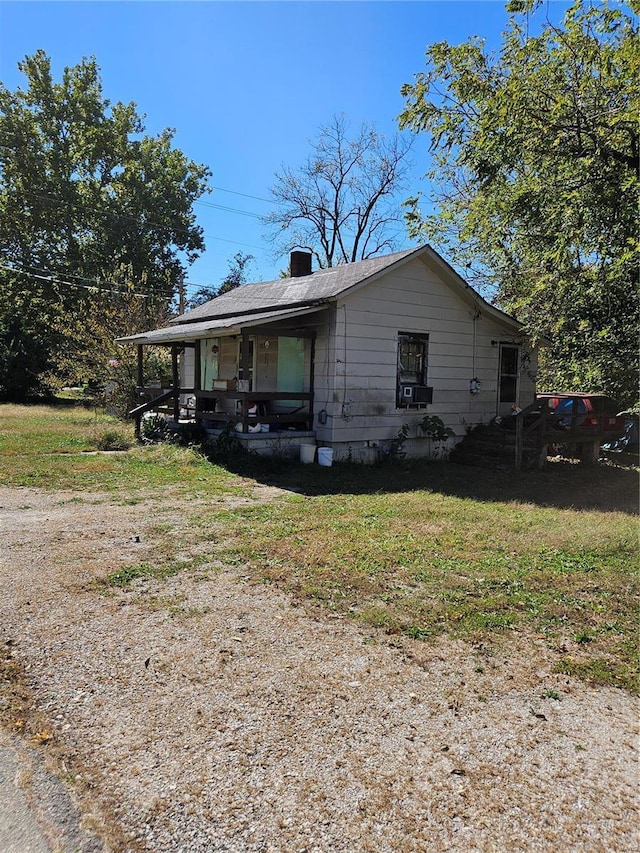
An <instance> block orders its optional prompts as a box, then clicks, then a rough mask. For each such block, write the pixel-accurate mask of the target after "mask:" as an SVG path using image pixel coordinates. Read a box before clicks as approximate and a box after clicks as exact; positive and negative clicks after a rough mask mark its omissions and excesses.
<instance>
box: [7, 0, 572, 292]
mask: <svg viewBox="0 0 640 853" xmlns="http://www.w3.org/2000/svg"><path fill="white" fill-rule="evenodd" d="M558 5H560V4H558ZM562 6H563V7H565V4H562ZM506 22H507V14H506V12H505V10H504V3H503V2H501V0H495V1H494V0H475V2H473V0H472V2H462V0H460V2H456V0H432V1H431V0H422V2H419V1H418V2H401V1H399V2H367V0H361V2H325V0H315V2H314V0H308V2H296V1H295V0H291V2H274V1H273V0H265V1H264V2H239V1H238V0H236V2H44V3H42V2H6V1H3V2H0V80H2V82H3V83H4V84H5V86H8V87H9V88H11V89H13V88H16V86H18V85H22V83H23V77H22V75H21V74H20V72H19V71H18V69H17V63H18V62H19V61H20V60H21V59H22V58H24V56H25V55H27V54H32V53H34V52H35V51H36V50H37V49H39V48H42V49H44V50H45V52H46V53H47V54H48V55H49V56H50V57H51V59H52V63H53V69H54V73H55V75H56V77H59V75H60V73H61V71H62V69H63V68H64V66H68V65H74V64H76V63H77V62H79V60H80V59H81V58H82V57H83V56H95V57H96V59H97V61H98V64H99V65H100V67H101V72H102V81H103V87H104V95H105V97H107V98H109V99H110V100H111V101H125V102H129V101H134V102H135V103H136V104H137V105H138V109H139V111H140V112H141V113H144V114H146V129H147V132H148V133H152V134H155V133H157V132H159V131H161V130H162V129H163V128H165V127H172V128H175V130H176V137H175V145H176V146H177V147H179V148H181V149H182V150H183V151H184V152H185V154H186V155H187V156H189V157H190V158H192V159H193V160H196V161H197V162H200V163H205V164H207V165H208V166H209V168H210V169H211V170H212V172H213V179H212V180H211V185H212V186H213V187H215V188H216V189H215V190H214V192H213V193H212V194H211V195H209V196H205V197H204V198H203V201H204V202H206V204H198V205H196V208H195V210H196V211H197V215H198V221H199V224H200V225H202V227H203V229H204V232H205V235H206V243H207V251H206V253H205V254H204V255H203V256H202V257H201V258H200V259H199V260H198V261H197V262H196V263H195V264H194V265H193V266H192V267H191V269H190V270H189V273H188V279H189V281H191V282H196V283H206V284H217V283H219V282H220V280H221V279H222V278H223V277H224V275H225V273H226V272H227V270H228V261H229V259H230V258H231V257H232V256H233V255H234V254H235V253H236V252H237V251H243V252H247V253H251V254H253V255H254V256H255V262H254V263H253V265H252V268H251V276H250V277H251V278H252V279H264V280H268V279H271V278H275V277H277V275H278V270H279V269H281V268H283V267H284V266H286V259H279V260H278V259H274V258H273V256H272V252H271V248H270V246H269V244H268V243H267V241H266V240H265V239H264V227H263V226H262V224H261V223H260V221H259V220H258V218H257V217H258V216H259V215H263V214H265V213H266V212H267V211H268V210H269V209H270V205H269V204H268V203H267V202H266V201H264V199H268V194H269V187H270V186H271V185H272V183H273V175H274V172H276V171H277V170H278V169H279V168H280V167H281V166H283V165H287V166H291V167H294V166H296V165H299V164H301V163H302V162H303V161H304V159H305V157H306V155H307V153H308V142H309V140H310V139H312V138H313V137H314V135H315V132H316V130H317V128H318V126H319V125H321V124H323V123H325V122H327V121H328V120H330V118H331V117H332V116H333V115H334V114H337V113H344V114H345V115H346V116H347V118H348V120H349V121H350V122H351V125H352V127H354V128H356V127H357V126H359V125H360V123H361V122H363V121H368V122H375V123H376V124H377V127H378V129H379V130H380V131H381V132H384V133H389V134H390V133H393V132H395V130H397V126H396V121H395V120H396V117H397V115H398V114H399V113H400V112H401V110H402V107H403V101H402V98H401V96H400V87H401V86H402V84H403V83H405V82H411V81H412V79H413V75H414V74H416V73H417V72H419V71H421V70H422V69H423V68H424V53H425V50H426V48H427V46H428V45H429V44H431V43H432V42H435V41H441V40H447V41H450V42H452V43H459V42H462V41H464V40H466V39H467V38H468V37H469V36H471V35H479V36H484V37H486V39H487V43H488V46H489V47H497V46H498V45H499V43H500V34H501V32H502V31H503V30H504V28H505V25H506ZM426 148H427V140H426V139H420V140H418V143H417V145H416V147H415V149H414V160H415V167H414V170H413V178H412V186H411V187H410V188H409V190H408V192H407V194H408V195H409V194H412V193H415V192H416V191H417V190H420V189H422V190H424V189H425V188H426V186H425V184H424V183H423V182H422V181H421V178H420V176H421V175H422V174H424V172H425V170H426V167H427V159H426V158H427V152H426ZM212 204H214V205H219V206H220V207H226V208H232V209H233V210H232V211H230V210H220V209H218V208H214V207H211V206H210V205H212ZM236 211H241V212H236ZM408 245H410V244H409V243H408V242H407V243H405V244H404V246H398V248H404V247H405V246H408Z"/></svg>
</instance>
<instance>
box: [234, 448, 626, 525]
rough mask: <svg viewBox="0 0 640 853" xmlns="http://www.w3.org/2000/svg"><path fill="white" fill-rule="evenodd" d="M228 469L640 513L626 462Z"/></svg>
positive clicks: (342, 489) (242, 462) (299, 481)
mask: <svg viewBox="0 0 640 853" xmlns="http://www.w3.org/2000/svg"><path fill="white" fill-rule="evenodd" d="M225 467H227V468H228V469H229V470H231V471H233V472H234V473H237V474H242V475H243V476H247V477H252V478H253V479H255V480H258V482H261V483H264V484H268V485H272V486H278V487H280V488H282V489H287V490H289V491H294V492H298V493H300V494H304V495H309V496H311V495H322V494H373V493H376V492H378V493H386V492H406V491H412V490H427V491H431V492H439V493H442V494H446V495H452V496H456V497H461V498H472V499H473V500H477V501H500V502H518V503H531V504H536V505H538V506H545V507H558V508H559V509H569V508H573V509H581V510H597V511H600V512H624V513H628V514H630V515H637V514H638V503H639V500H638V498H639V491H638V486H639V479H638V468H637V464H635V465H634V464H632V463H631V462H629V461H621V460H606V461H600V462H599V463H598V464H597V465H585V464H583V463H571V462H569V461H567V460H558V461H550V462H549V464H548V465H547V467H546V469H545V470H543V471H537V470H536V471H523V472H520V473H516V472H515V471H513V470H491V469H484V468H474V467H470V466H464V465H456V464H454V463H447V462H422V461H420V462H410V461H403V462H397V463H395V464H391V463H387V464H384V465H379V466H364V465H348V464H337V465H336V464H334V465H333V466H332V467H330V468H324V467H321V466H319V465H301V464H299V463H298V462H291V461H290V460H282V459H266V458H263V457H256V456H250V457H240V458H238V459H235V460H233V462H231V463H228V464H227V465H225Z"/></svg>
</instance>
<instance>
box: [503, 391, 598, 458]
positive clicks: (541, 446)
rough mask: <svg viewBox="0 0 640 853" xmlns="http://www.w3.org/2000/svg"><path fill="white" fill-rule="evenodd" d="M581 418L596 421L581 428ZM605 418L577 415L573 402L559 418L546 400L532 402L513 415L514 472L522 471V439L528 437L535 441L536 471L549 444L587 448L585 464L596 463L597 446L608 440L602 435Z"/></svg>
mask: <svg viewBox="0 0 640 853" xmlns="http://www.w3.org/2000/svg"><path fill="white" fill-rule="evenodd" d="M559 396H561V395H559ZM585 417H589V418H591V420H592V421H593V420H594V419H597V423H596V424H595V425H594V426H593V428H590V429H584V428H583V429H581V426H582V424H583V423H584V419H585ZM605 418H609V415H592V414H590V415H585V413H584V412H579V411H578V401H577V400H574V403H573V407H572V410H571V413H570V414H569V413H562V414H561V415H557V414H554V413H553V412H552V411H551V409H550V408H549V406H548V405H547V400H546V399H544V398H543V399H541V400H534V401H533V403H531V404H530V405H528V406H527V407H526V408H525V409H522V410H521V411H520V412H517V413H516V414H515V419H516V441H515V460H514V464H515V468H516V471H519V470H520V469H521V468H522V461H523V456H524V449H525V439H526V438H527V437H528V436H531V435H534V436H535V439H536V440H535V444H534V448H535V452H536V456H537V465H538V467H539V468H541V467H542V466H543V465H544V463H545V462H546V457H547V449H548V447H549V445H550V444H559V445H578V446H590V448H591V449H590V452H589V454H588V456H587V457H586V460H585V461H587V462H595V461H597V459H598V456H599V451H600V445H601V444H603V443H604V442H606V441H607V440H608V439H610V438H611V434H610V433H606V432H605V428H604V423H603V421H604V419H605Z"/></svg>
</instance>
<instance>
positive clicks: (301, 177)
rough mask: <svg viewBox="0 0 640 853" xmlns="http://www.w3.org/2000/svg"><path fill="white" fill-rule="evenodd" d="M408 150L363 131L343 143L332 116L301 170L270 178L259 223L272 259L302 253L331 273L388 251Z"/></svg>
mask: <svg viewBox="0 0 640 853" xmlns="http://www.w3.org/2000/svg"><path fill="white" fill-rule="evenodd" d="M410 148H411V142H410V141H407V140H405V139H402V138H401V137H399V136H397V135H396V136H394V137H392V138H391V139H386V138H385V137H384V136H382V135H381V134H379V133H378V132H377V131H376V130H375V127H374V126H373V125H369V124H363V125H362V126H361V128H360V130H359V131H358V133H357V135H356V136H355V137H354V138H353V139H350V138H349V136H348V124H347V122H346V120H345V118H344V116H334V117H333V119H332V120H331V122H330V123H329V124H328V125H326V126H324V127H321V128H320V129H319V131H318V136H317V139H316V140H315V141H314V142H312V148H311V153H310V154H309V156H308V158H307V160H306V161H305V163H304V164H303V165H302V166H301V167H300V168H299V169H297V170H295V171H294V170H293V169H291V168H288V167H283V169H282V170H281V171H280V172H278V173H276V175H275V178H276V183H275V185H274V186H273V187H272V188H271V195H272V197H273V200H274V202H275V204H276V207H275V209H274V210H273V211H272V212H271V213H269V214H268V216H266V217H265V218H264V220H263V221H264V223H265V224H266V226H267V229H268V231H269V232H270V235H269V239H270V240H271V242H272V243H273V244H274V246H275V248H276V251H277V253H278V254H279V255H282V254H285V253H287V252H289V251H290V250H291V249H293V248H296V247H301V246H308V247H311V250H312V252H313V254H314V255H315V257H316V258H317V259H318V262H319V264H320V266H321V267H331V266H334V265H335V264H337V263H348V262H352V261H357V260H362V259H363V258H368V257H372V256H373V255H375V254H376V253H378V252H380V251H382V250H383V249H393V246H394V238H395V237H396V236H397V232H398V229H399V228H400V225H401V223H402V222H403V216H402V212H401V206H400V203H399V201H398V199H397V196H398V194H399V192H400V191H401V190H403V189H404V188H405V178H406V174H407V170H408V168H409V165H410V163H409V157H408V155H409V150H410ZM394 226H395V230H394Z"/></svg>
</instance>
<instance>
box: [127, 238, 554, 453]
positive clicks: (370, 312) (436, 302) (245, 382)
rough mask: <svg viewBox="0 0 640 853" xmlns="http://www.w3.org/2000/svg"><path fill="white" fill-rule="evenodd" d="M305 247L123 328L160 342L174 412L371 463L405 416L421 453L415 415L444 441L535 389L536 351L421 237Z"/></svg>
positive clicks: (272, 442)
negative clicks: (398, 245) (316, 263)
mask: <svg viewBox="0 0 640 853" xmlns="http://www.w3.org/2000/svg"><path fill="white" fill-rule="evenodd" d="M310 259H311V256H310V255H308V254H306V253H303V252H294V253H292V267H291V270H292V277H291V278H288V279H281V280H278V281H273V282H261V283H256V284H246V285H243V286H242V287H240V288H237V289H236V290H233V291H230V292H229V293H227V294H224V295H223V296H220V297H218V298H216V299H213V300H211V301H210V302H207V303H206V304H204V305H201V306H199V307H198V308H196V309H194V310H192V311H189V312H188V313H186V314H183V315H181V316H179V317H177V318H175V320H173V321H172V322H171V323H170V324H169V325H168V326H167V327H165V328H162V329H155V330H153V331H149V332H146V333H143V334H140V335H134V336H132V337H129V338H123V339H121V341H126V342H130V343H135V344H137V345H138V347H139V353H140V354H141V353H142V347H144V346H147V345H161V346H170V347H171V349H172V352H173V361H174V382H173V387H172V388H171V389H168V391H167V392H166V394H165V397H171V396H173V398H174V404H173V405H174V411H175V416H176V418H178V417H180V415H183V416H185V415H187V414H188V415H190V416H191V417H195V418H196V419H197V420H199V421H201V422H202V423H203V424H205V425H206V426H207V427H209V428H210V429H212V430H216V429H222V428H223V427H224V426H225V424H228V423H230V422H231V423H233V424H235V425H236V426H237V429H238V430H239V432H238V436H239V438H240V439H241V440H242V441H245V442H246V443H247V444H248V445H249V446H251V447H252V448H254V449H256V450H258V451H259V452H269V451H270V450H272V451H273V450H274V449H277V450H278V451H279V452H282V450H283V447H284V446H288V447H290V448H291V452H292V453H293V452H297V451H296V450H295V449H294V448H295V447H296V445H297V444H300V443H305V442H309V441H315V442H316V444H318V445H321V446H325V447H330V448H333V451H334V458H335V459H345V458H349V459H353V460H354V461H362V462H371V461H374V460H376V459H377V458H379V456H380V454H381V453H384V452H385V450H387V449H388V448H389V446H390V443H391V442H392V441H393V439H394V438H396V437H397V435H398V433H399V430H400V429H401V428H402V426H403V424H407V425H408V427H409V432H408V440H407V441H406V444H405V450H406V452H407V455H408V456H428V455H430V454H432V452H433V448H432V447H431V444H430V442H429V440H427V439H425V438H424V437H423V436H422V432H421V430H420V429H419V424H420V422H421V421H422V419H423V417H424V416H425V415H435V416H438V417H439V418H441V419H442V420H443V421H444V423H445V425H446V426H448V427H450V428H451V430H453V432H454V434H455V438H453V439H450V442H449V445H450V446H451V444H453V443H455V441H456V440H457V439H460V438H461V437H463V436H464V435H465V433H466V432H467V431H468V430H469V429H470V428H471V427H472V426H474V425H477V424H480V423H488V422H489V421H490V420H491V419H492V418H494V417H495V416H496V415H504V414H508V413H509V412H510V410H511V409H512V407H513V406H519V407H525V406H526V405H528V404H529V403H531V402H532V401H533V399H534V395H535V374H536V367H537V356H536V350H535V348H534V347H532V346H531V345H530V343H529V341H528V340H527V338H526V336H525V334H524V333H523V330H522V326H521V325H520V324H519V323H518V322H517V321H516V320H514V319H513V318H512V317H510V316H508V315H507V314H505V313H503V312H502V311H499V310H498V309H497V308H495V307H493V306H492V305H490V304H489V303H488V302H486V301H485V300H484V299H482V297H481V296H480V295H479V294H478V293H477V292H476V291H474V290H473V288H471V287H470V286H469V285H468V284H467V282H465V281H464V280H463V279H462V278H461V277H460V276H459V275H458V274H457V273H456V272H455V271H454V270H453V268H452V267H451V266H449V264H447V263H446V261H444V260H443V258H442V257H440V255H438V254H437V252H435V251H434V250H433V249H432V248H431V247H430V246H424V247H421V248H418V249H412V250H408V251H404V252H397V253H395V254H391V255H387V256H385V257H379V258H373V259H370V260H366V261H360V262H357V263H352V264H345V265H341V266H338V267H333V268H331V269H325V270H318V271H317V272H315V273H311V260H310ZM140 363H142V359H141V358H140ZM140 385H142V378H141V377H140ZM187 404H190V405H189V408H188V411H187Z"/></svg>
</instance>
